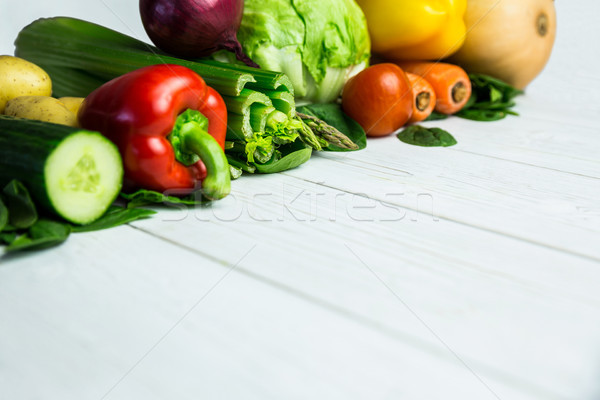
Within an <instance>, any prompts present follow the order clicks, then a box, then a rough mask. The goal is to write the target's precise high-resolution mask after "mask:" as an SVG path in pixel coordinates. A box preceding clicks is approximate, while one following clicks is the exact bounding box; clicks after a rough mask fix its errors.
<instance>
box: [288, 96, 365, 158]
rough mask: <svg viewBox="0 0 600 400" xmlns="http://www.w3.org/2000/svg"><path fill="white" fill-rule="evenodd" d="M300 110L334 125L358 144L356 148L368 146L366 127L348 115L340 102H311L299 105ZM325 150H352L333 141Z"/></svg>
mask: <svg viewBox="0 0 600 400" xmlns="http://www.w3.org/2000/svg"><path fill="white" fill-rule="evenodd" d="M298 112H300V113H302V114H306V115H309V116H312V117H316V118H318V119H320V120H322V121H324V122H325V123H327V124H328V125H331V126H333V127H334V128H336V129H337V130H338V131H340V132H341V133H343V134H344V135H346V136H347V137H348V139H350V140H351V141H352V142H353V143H354V144H356V145H357V146H358V149H356V150H361V149H364V148H365V147H367V135H366V134H365V131H364V129H363V128H362V127H361V126H360V125H359V124H358V122H356V121H354V120H353V119H352V118H350V117H349V116H347V115H346V114H345V113H344V111H343V110H342V107H341V106H339V105H338V104H310V105H307V106H302V107H298ZM328 143H329V141H328ZM323 150H326V151H352V150H349V149H344V148H342V147H339V146H336V145H335V144H333V143H329V145H328V146H327V147H326V148H324V149H323Z"/></svg>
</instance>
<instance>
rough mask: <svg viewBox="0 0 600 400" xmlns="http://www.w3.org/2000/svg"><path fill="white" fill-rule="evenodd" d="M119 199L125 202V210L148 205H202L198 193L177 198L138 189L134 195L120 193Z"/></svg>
mask: <svg viewBox="0 0 600 400" xmlns="http://www.w3.org/2000/svg"><path fill="white" fill-rule="evenodd" d="M121 197H123V198H124V199H125V200H127V208H136V207H141V206H145V205H149V204H166V205H168V204H183V205H186V206H194V205H200V204H202V203H204V200H203V199H202V196H201V194H200V192H195V193H192V194H189V195H186V196H182V197H178V196H172V195H166V194H163V193H159V192H155V191H153V190H145V189H140V190H138V191H137V192H134V193H121Z"/></svg>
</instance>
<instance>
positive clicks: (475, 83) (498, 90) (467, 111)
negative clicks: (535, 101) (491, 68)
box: [455, 74, 523, 121]
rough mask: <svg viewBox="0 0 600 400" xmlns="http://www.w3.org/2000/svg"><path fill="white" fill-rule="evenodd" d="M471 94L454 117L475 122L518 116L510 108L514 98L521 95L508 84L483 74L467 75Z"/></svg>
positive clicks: (513, 104) (521, 92)
mask: <svg viewBox="0 0 600 400" xmlns="http://www.w3.org/2000/svg"><path fill="white" fill-rule="evenodd" d="M469 78H470V79H471V85H472V87H473V92H472V94H471V97H470V98H469V101H468V102H467V104H466V105H465V107H464V108H463V109H462V110H461V111H459V112H458V113H456V114H455V115H456V116H458V117H461V118H466V119H471V120H475V121H497V120H500V119H503V118H505V117H506V116H507V115H509V114H510V115H518V114H517V113H516V112H514V111H512V110H511V108H512V107H514V106H515V105H516V103H515V102H514V100H513V99H514V98H515V97H516V96H518V95H520V94H523V91H522V90H519V89H516V88H514V87H512V86H510V85H509V84H507V83H505V82H503V81H501V80H499V79H496V78H493V77H491V76H488V75H483V74H469Z"/></svg>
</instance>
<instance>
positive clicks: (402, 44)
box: [357, 0, 467, 60]
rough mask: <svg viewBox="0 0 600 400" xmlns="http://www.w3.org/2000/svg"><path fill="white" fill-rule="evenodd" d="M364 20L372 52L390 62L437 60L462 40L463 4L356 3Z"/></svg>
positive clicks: (463, 0)
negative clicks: (369, 36) (362, 13)
mask: <svg viewBox="0 0 600 400" xmlns="http://www.w3.org/2000/svg"><path fill="white" fill-rule="evenodd" d="M357 3H358V4H359V5H360V6H361V8H362V9H363V12H364V14H365V16H366V17H367V25H368V27H369V34H370V35H371V42H372V48H373V52H374V53H377V54H379V55H380V56H383V57H385V58H388V59H393V60H437V59H441V58H445V57H448V56H450V55H451V54H453V53H454V52H456V51H458V49H459V48H460V46H462V44H463V42H464V40H465V36H466V26H465V22H464V15H465V10H466V8H467V0H357Z"/></svg>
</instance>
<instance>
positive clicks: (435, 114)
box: [423, 111, 449, 122]
mask: <svg viewBox="0 0 600 400" xmlns="http://www.w3.org/2000/svg"><path fill="white" fill-rule="evenodd" d="M448 117H449V115H448V114H442V113H439V112H437V111H432V112H431V114H429V117H427V118H426V119H425V120H424V121H423V122H425V121H439V120H443V119H447V118H448Z"/></svg>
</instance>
